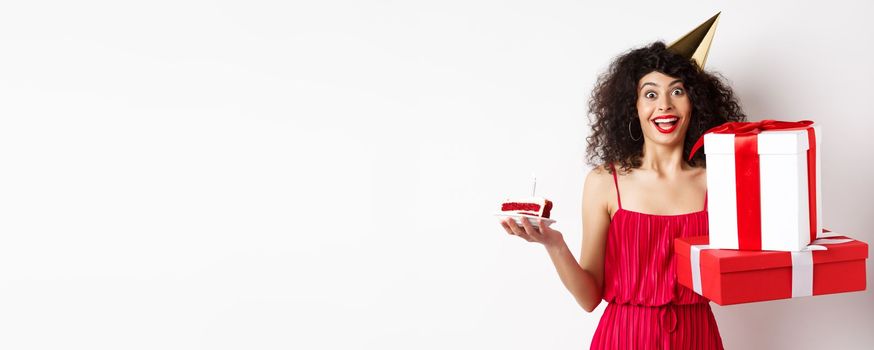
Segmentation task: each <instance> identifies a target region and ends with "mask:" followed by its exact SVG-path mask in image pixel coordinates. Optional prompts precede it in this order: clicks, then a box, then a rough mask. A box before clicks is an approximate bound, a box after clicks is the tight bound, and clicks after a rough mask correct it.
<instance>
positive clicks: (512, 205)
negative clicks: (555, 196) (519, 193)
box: [501, 197, 552, 219]
mask: <svg viewBox="0 0 874 350" xmlns="http://www.w3.org/2000/svg"><path fill="white" fill-rule="evenodd" d="M551 210H552V201H550V200H548V199H546V198H540V197H527V198H515V199H507V200H505V201H504V203H502V204H501V213H502V214H518V215H530V216H537V217H541V218H546V219H548V218H549V212H550V211H551Z"/></svg>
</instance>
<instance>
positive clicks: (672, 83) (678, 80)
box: [639, 79, 683, 90]
mask: <svg viewBox="0 0 874 350" xmlns="http://www.w3.org/2000/svg"><path fill="white" fill-rule="evenodd" d="M682 82H683V80H682V79H676V80H674V81H672V82H671V83H670V84H668V86H671V85H674V84H676V83H682ZM647 85H652V86H656V87H658V86H659V84H656V83H653V82H651V81H648V82H645V83H643V85H641V86H640V89H639V90H643V87H644V86H647Z"/></svg>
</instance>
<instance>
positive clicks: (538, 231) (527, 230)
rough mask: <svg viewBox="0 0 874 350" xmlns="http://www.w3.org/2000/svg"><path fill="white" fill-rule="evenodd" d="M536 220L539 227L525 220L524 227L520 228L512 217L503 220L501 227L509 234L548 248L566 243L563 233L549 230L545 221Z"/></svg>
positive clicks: (523, 220) (523, 221)
mask: <svg viewBox="0 0 874 350" xmlns="http://www.w3.org/2000/svg"><path fill="white" fill-rule="evenodd" d="M534 220H536V221H537V227H534V226H533V225H531V223H530V222H528V220H527V219H524V218H523V219H522V226H521V227H520V226H519V225H518V224H516V220H514V219H513V218H511V217H508V218H504V219H503V220H501V226H503V227H504V230H506V231H507V233H508V234H511V235H515V236H519V237H522V239H524V240H526V241H528V242H537V243H540V244H543V245H544V246H546V247H547V248H551V247H556V246H559V245H560V244H562V243H564V236H562V234H561V232H559V231H556V230H553V229H551V228H549V226H547V224H546V223H545V222H544V221H543V220H540V219H534Z"/></svg>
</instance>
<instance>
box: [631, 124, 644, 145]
mask: <svg viewBox="0 0 874 350" xmlns="http://www.w3.org/2000/svg"><path fill="white" fill-rule="evenodd" d="M641 131H643V130H641ZM628 136H631V140H632V141H640V137H641V136H643V135H641V136H638V137H637V138H634V135H632V134H631V121H629V122H628Z"/></svg>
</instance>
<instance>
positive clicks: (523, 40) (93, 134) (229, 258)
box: [0, 0, 874, 349]
mask: <svg viewBox="0 0 874 350" xmlns="http://www.w3.org/2000/svg"><path fill="white" fill-rule="evenodd" d="M719 10H722V11H723V16H722V19H721V20H720V23H719V28H718V31H717V34H716V40H715V42H714V45H713V48H712V50H711V52H710V56H709V59H708V62H707V63H708V64H707V67H708V68H709V69H710V70H714V71H718V72H721V73H723V74H724V75H725V76H726V77H727V78H728V79H729V80H730V82H731V84H732V86H733V87H734V88H735V91H736V92H737V94H738V96H739V97H740V99H741V101H742V104H743V106H744V107H745V110H746V112H747V113H748V114H749V115H750V116H751V117H752V118H753V119H763V118H774V119H790V120H791V119H813V120H816V121H818V122H820V123H821V124H822V127H823V133H824V139H825V141H824V144H823V145H822V147H823V168H822V169H823V170H822V173H823V182H822V183H823V197H824V198H823V207H824V218H825V220H824V221H825V225H826V227H829V228H832V229H833V230H835V231H838V232H842V233H846V234H848V235H851V236H854V237H856V238H859V239H862V240H866V241H868V242H874V233H872V232H874V215H872V210H871V207H872V206H871V198H872V197H874V186H872V185H871V183H870V179H871V178H874V166H872V164H871V160H872V157H871V151H870V150H871V148H872V147H874V137H872V136H871V133H872V132H874V113H872V110H871V109H872V107H871V103H870V101H871V96H872V91H874V88H872V85H871V83H872V80H874V79H872V78H874V72H872V65H871V64H870V62H872V61H874V58H872V53H874V43H872V41H871V40H870V38H871V37H872V36H874V28H872V27H871V26H870V25H869V24H867V22H868V21H869V20H870V14H871V13H872V10H874V6H872V5H871V4H870V3H866V2H863V1H858V2H848V1H828V2H805V3H797V4H794V5H792V6H778V5H772V4H769V2H763V1H732V2H730V3H722V4H704V3H702V2H701V1H673V2H667V3H666V2H638V3H628V2H616V3H608V2H598V3H587V2H584V1H538V2H534V1H529V2H524V1H512V2H508V1H470V0H466V1H439V2H438V1H432V2H411V1H312V2H307V3H302V2H290V3H289V2H287V1H273V2H264V1H246V2H243V1H236V2H232V1H179V0H176V1H151V2H141V3H139V4H137V3H132V2H118V1H102V2H101V1H77V2H68V1H54V2H52V1H27V2H23V1H19V2H12V1H4V2H3V3H2V7H0V348H3V349H243V348H245V349H450V348H451V349H456V348H457V349H498V348H500V349H532V348H538V349H580V348H588V346H589V342H590V340H591V336H592V333H593V332H594V330H595V327H596V325H597V322H598V320H599V318H600V315H601V312H602V310H603V307H604V305H603V304H602V305H601V306H600V307H599V308H598V309H597V310H596V311H595V312H593V313H591V314H588V313H586V312H584V311H583V310H582V309H581V308H579V307H578V306H577V304H576V303H575V302H574V300H573V298H572V297H571V296H570V294H569V293H568V292H567V291H566V290H565V289H564V287H563V286H562V284H561V282H560V281H559V279H558V276H557V275H556V273H555V271H554V268H553V266H552V264H551V263H550V261H549V259H548V256H547V254H546V252H545V251H544V249H543V248H542V246H540V245H537V244H533V243H527V242H525V241H523V240H521V239H519V238H516V237H512V236H508V235H506V233H504V231H503V230H502V229H501V228H500V227H499V225H498V219H497V218H496V217H494V216H492V213H493V212H495V211H496V210H497V208H498V205H499V203H500V201H501V200H502V199H504V198H505V197H507V196H511V195H524V194H527V193H529V191H530V176H531V174H532V173H536V175H537V178H538V187H537V189H538V194H540V195H543V196H546V197H548V198H550V199H552V200H553V201H554V202H555V203H556V208H555V210H554V217H555V218H556V219H557V220H558V223H557V224H556V225H555V226H554V227H555V228H557V229H560V230H561V231H562V232H563V233H564V236H565V238H566V241H567V242H568V244H569V246H570V247H571V249H572V251H573V252H574V253H575V254H578V253H579V246H580V241H581V222H580V214H579V213H580V210H581V204H580V196H581V191H582V183H583V178H584V176H585V174H586V173H587V172H588V169H589V168H588V166H587V165H585V163H584V161H583V157H584V154H585V152H584V151H585V137H586V136H587V134H588V130H589V129H588V121H587V119H586V102H587V100H588V96H589V94H590V92H591V87H592V85H593V83H594V81H595V78H596V76H597V75H598V74H600V73H601V72H603V70H604V69H605V68H606V66H607V65H608V64H609V62H610V61H611V60H612V58H613V57H615V56H616V55H619V54H621V53H622V52H624V51H626V50H628V49H630V48H632V47H638V46H641V45H644V44H646V43H648V42H650V41H652V40H657V39H662V40H666V41H670V40H673V39H675V38H676V37H679V36H680V35H682V34H684V33H686V32H687V31H688V30H690V29H692V28H693V27H695V26H696V25H698V24H699V23H701V22H702V21H704V20H705V19H707V18H709V17H710V16H711V15H713V14H714V13H716V12H717V11H719ZM868 280H869V281H870V280H872V276H871V272H870V270H869V273H868ZM714 312H715V314H716V318H717V321H718V323H719V327H720V330H721V332H722V337H723V339H724V342H725V345H726V347H727V348H730V349H775V348H780V349H789V348H792V349H823V348H833V349H862V348H869V347H870V346H871V344H874V333H872V332H871V329H874V297H872V292H871V291H870V290H869V291H866V292H857V293H849V294H841V295H830V296H820V297H808V298H803V299H798V300H789V301H776V302H767V303H757V304H748V305H740V306H730V307H719V306H716V305H715V304H714Z"/></svg>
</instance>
